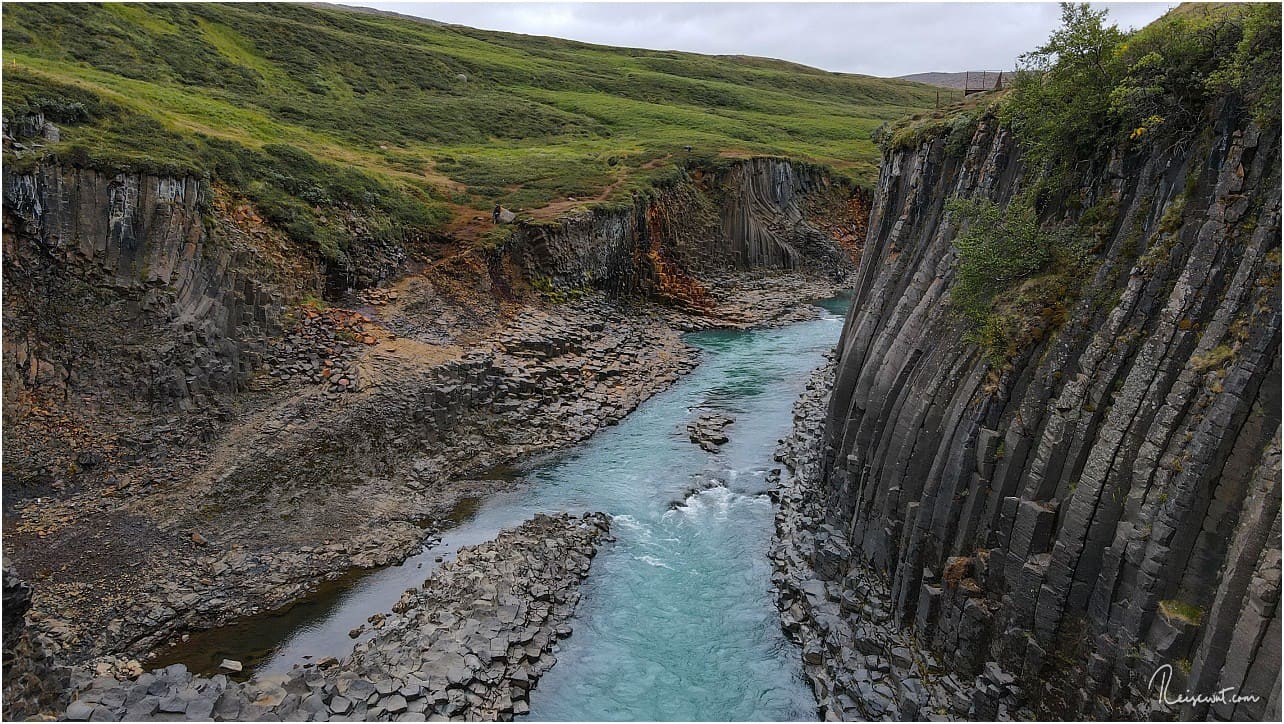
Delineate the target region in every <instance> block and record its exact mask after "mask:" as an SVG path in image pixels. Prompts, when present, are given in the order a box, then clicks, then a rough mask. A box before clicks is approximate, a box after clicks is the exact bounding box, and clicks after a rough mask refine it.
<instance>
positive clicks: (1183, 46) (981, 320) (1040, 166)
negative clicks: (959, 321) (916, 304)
mask: <svg viewBox="0 0 1284 724" xmlns="http://www.w3.org/2000/svg"><path fill="white" fill-rule="evenodd" d="M1105 17H1106V14H1105V12H1104V11H1094V10H1092V9H1091V8H1090V7H1089V6H1087V5H1081V4H1064V5H1063V6H1062V26H1061V27H1060V28H1058V29H1057V30H1056V31H1055V32H1054V33H1053V34H1052V36H1051V38H1050V39H1049V40H1048V42H1047V43H1046V44H1044V45H1043V46H1042V47H1040V48H1038V49H1037V50H1035V51H1034V52H1032V53H1028V54H1026V55H1025V56H1023V57H1022V61H1023V66H1022V68H1021V70H1020V71H1019V72H1018V73H1017V75H1016V81H1015V83H1014V84H1013V87H1012V88H1011V89H1010V90H1009V91H1007V92H1005V93H1001V94H988V95H985V96H981V97H977V98H969V99H968V101H967V102H966V103H964V104H959V105H956V106H955V107H953V108H952V109H949V110H947V112H943V113H941V112H938V113H935V114H929V115H920V116H919V117H918V118H912V119H909V120H906V121H902V122H901V123H898V124H896V125H894V126H890V127H887V128H884V129H881V131H880V133H879V134H878V135H877V138H878V140H879V141H880V145H882V146H883V147H884V148H890V149H893V150H896V149H900V150H904V149H908V148H914V147H917V146H918V145H919V144H921V143H924V142H926V141H929V140H935V139H940V138H944V139H945V140H946V151H947V155H954V156H957V155H961V151H962V150H965V149H966V143H967V141H970V140H971V136H972V134H973V133H974V132H975V129H976V124H977V121H978V120H979V118H980V117H981V116H982V115H984V114H987V113H992V114H995V115H997V116H998V118H999V119H1000V120H1002V121H1003V122H1004V123H1006V124H1008V126H1009V127H1010V128H1011V129H1012V131H1013V132H1014V134H1015V135H1016V138H1017V140H1018V143H1019V145H1020V146H1021V150H1022V154H1023V162H1024V163H1025V164H1026V165H1027V167H1028V171H1027V177H1028V178H1027V181H1026V186H1025V189H1024V190H1023V192H1022V193H1021V194H1019V195H1018V197H1017V199H1016V200H1014V201H1012V202H1011V203H1009V204H1008V205H1007V206H1006V207H1004V208H1000V207H999V206H998V205H997V204H995V203H994V202H992V201H989V200H987V199H967V200H958V199H956V200H954V201H952V202H951V203H950V204H949V206H948V207H947V208H948V210H949V211H950V212H951V213H952V215H953V216H954V219H955V222H956V223H957V224H958V225H959V227H958V228H959V229H960V231H959V233H958V236H957V237H956V239H955V241H954V245H955V248H956V249H957V250H958V255H959V261H958V269H957V276H956V280H955V284H954V286H953V288H952V290H951V302H952V304H953V306H954V307H955V309H956V310H957V311H958V312H959V313H960V314H961V315H962V316H963V317H964V318H966V319H967V320H968V321H969V323H970V324H971V327H972V331H971V337H970V338H971V339H972V341H974V342H976V343H977V344H978V345H979V346H980V347H981V349H982V351H983V352H984V353H985V354H986V356H987V358H989V360H990V361H991V362H992V363H993V364H995V365H996V366H1002V365H1004V364H1006V363H1007V362H1008V361H1010V360H1012V359H1013V358H1014V357H1015V356H1016V355H1017V354H1018V353H1019V352H1020V350H1021V349H1023V348H1024V347H1025V346H1026V345H1028V344H1029V343H1030V342H1033V341H1036V340H1038V339H1040V338H1042V337H1043V336H1044V334H1045V333H1046V332H1047V331H1049V330H1050V329H1055V328H1056V327H1057V326H1059V325H1060V324H1061V322H1063V321H1064V319H1065V315H1066V310H1067V309H1068V305H1069V304H1070V303H1071V302H1073V301H1074V299H1075V298H1076V296H1077V294H1078V289H1079V287H1080V281H1081V279H1082V278H1083V276H1084V272H1085V271H1086V270H1088V269H1090V268H1092V267H1093V265H1094V264H1095V263H1096V261H1097V258H1096V257H1095V255H1094V252H1099V251H1101V249H1100V247H1101V242H1102V241H1103V240H1104V239H1106V238H1108V237H1109V235H1110V232H1111V230H1112V228H1113V225H1114V223H1115V220H1116V218H1117V213H1118V210H1117V208H1115V206H1114V201H1113V199H1111V198H1103V199H1100V200H1098V201H1097V203H1095V204H1093V205H1091V206H1088V204H1087V203H1085V202H1084V199H1083V198H1081V196H1083V195H1084V194H1085V193H1086V192H1087V191H1086V190H1087V189H1090V188H1091V187H1092V186H1093V184H1092V179H1094V178H1096V177H1099V176H1100V175H1101V172H1102V171H1103V170H1104V168H1105V164H1106V163H1107V162H1108V161H1109V158H1110V155H1111V154H1112V153H1115V152H1119V151H1122V152H1124V153H1134V152H1147V153H1150V152H1156V151H1164V150H1171V149H1172V148H1174V147H1179V146H1183V145H1188V144H1195V143H1198V142H1199V139H1200V137H1201V132H1204V136H1205V137H1206V136H1207V134H1206V131H1207V129H1208V128H1210V127H1211V125H1212V124H1213V122H1214V118H1213V114H1215V113H1219V112H1225V111H1226V110H1230V111H1232V112H1234V111H1236V110H1237V109H1238V110H1239V111H1240V112H1242V113H1246V114H1249V115H1251V117H1252V119H1253V120H1254V121H1255V122H1256V123H1258V124H1259V125H1261V126H1263V127H1264V128H1266V129H1267V130H1268V132H1278V127H1279V121H1280V6H1279V5H1276V4H1258V5H1213V6H1208V5H1183V6H1180V7H1178V8H1176V9H1175V10H1173V11H1171V12H1170V13H1168V14H1167V15H1165V16H1164V17H1163V18H1161V19H1159V20H1157V21H1155V22H1154V23H1152V24H1150V25H1148V26H1146V27H1145V28H1142V29H1140V30H1137V31H1135V32H1131V33H1127V32H1123V31H1121V30H1119V29H1118V28H1117V27H1115V26H1114V25H1108V24H1107V23H1106V21H1105ZM964 139H966V140H964ZM1187 147H1189V146H1187ZM1193 180H1194V176H1193V175H1192V176H1191V178H1190V179H1189V180H1188V183H1189V182H1190V181H1193ZM1187 193H1189V190H1188V191H1187ZM1056 198H1060V199H1062V201H1063V202H1064V203H1058V204H1051V203H1049V202H1050V201H1051V200H1052V199H1056ZM1184 199H1185V196H1181V197H1179V198H1178V200H1177V202H1175V203H1174V204H1172V206H1171V208H1169V209H1168V210H1167V211H1166V212H1165V215H1164V218H1163V220H1162V223H1161V224H1160V228H1159V232H1160V233H1163V234H1167V235H1171V233H1172V231H1174V230H1175V229H1176V228H1177V227H1179V226H1180V223H1181V215H1182V210H1183V208H1184ZM1085 206H1087V208H1083V207H1085ZM1045 207H1046V208H1045ZM1054 207H1055V208H1054ZM1065 211H1069V212H1071V213H1070V214H1069V216H1068V217H1067V216H1066V215H1064V214H1063V213H1062V212H1065ZM1158 248H1162V244H1161V245H1160V246H1159V247H1158ZM1158 248H1157V249H1156V251H1155V253H1158ZM1142 261H1143V263H1144V261H1145V260H1142Z"/></svg>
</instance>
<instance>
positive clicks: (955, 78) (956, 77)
mask: <svg viewBox="0 0 1284 724" xmlns="http://www.w3.org/2000/svg"><path fill="white" fill-rule="evenodd" d="M971 72H972V73H973V74H974V75H975V74H976V73H978V72H981V71H975V70H974V71H971ZM986 72H989V73H991V74H994V75H997V74H998V71H986ZM966 77H967V72H966V71H960V72H958V73H939V72H938V73H911V74H909V75H902V76H899V78H900V79H901V80H912V81H914V82H915V83H924V84H927V85H934V86H936V87H938V88H952V89H954V90H963V82H964V80H965V79H966Z"/></svg>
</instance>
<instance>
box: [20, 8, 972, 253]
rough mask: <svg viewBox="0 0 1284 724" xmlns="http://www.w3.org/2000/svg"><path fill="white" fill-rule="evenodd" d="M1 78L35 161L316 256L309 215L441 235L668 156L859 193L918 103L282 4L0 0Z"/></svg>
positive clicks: (909, 91) (732, 69) (801, 73)
mask: <svg viewBox="0 0 1284 724" xmlns="http://www.w3.org/2000/svg"><path fill="white" fill-rule="evenodd" d="M4 82H5V83H4V110H5V113H6V114H10V115H11V114H14V113H18V112H22V111H23V110H25V109H29V108H30V109H39V110H42V111H44V112H45V114H46V116H47V117H49V118H51V119H52V120H54V121H55V122H56V123H58V124H59V125H60V126H61V127H62V128H63V134H62V140H61V141H60V142H59V143H57V144H53V145H51V146H50V147H48V148H47V149H45V152H46V153H52V154H57V155H59V156H60V157H62V158H63V159H64V160H68V161H71V162H75V163H78V164H83V165H100V166H107V167H121V168H148V169H177V170H192V171H198V172H208V173H210V174H212V175H213V176H215V177H216V178H218V179H219V180H221V181H224V182H225V183H227V184H228V185H229V186H230V187H232V188H233V189H236V190H239V191H240V192H243V193H244V194H245V195H247V196H249V197H250V198H252V199H254V200H255V201H256V202H257V203H259V204H260V205H261V206H263V207H265V209H266V211H267V214H268V216H269V218H273V219H275V220H278V221H281V222H282V223H283V224H284V225H287V226H289V225H293V229H292V233H294V234H295V235H297V236H301V237H309V236H311V237H314V240H317V241H319V242H320V243H322V244H323V246H324V245H326V244H331V243H336V242H334V241H333V240H331V239H328V238H325V237H326V234H327V229H326V227H327V221H326V218H325V216H324V214H320V213H319V212H317V210H316V209H317V208H318V207H320V206H322V205H327V202H328V204H339V205H356V206H360V205H363V204H364V205H367V206H370V207H372V208H378V209H379V210H380V211H381V213H384V214H386V215H387V217H388V219H389V221H390V226H398V225H402V226H406V225H409V226H418V227H422V228H423V229H425V230H434V229H436V230H439V229H440V228H442V226H443V224H444V223H445V221H446V220H447V219H448V218H449V217H450V216H451V215H452V214H453V215H455V216H459V215H461V214H462V213H475V212H471V209H486V208H489V206H490V205H491V204H493V203H494V202H496V201H501V202H503V203H504V204H505V205H506V206H509V207H514V208H527V209H529V208H536V207H540V206H544V205H546V204H548V203H550V202H553V201H556V200H558V199H565V198H567V197H580V198H589V199H599V198H600V199H608V198H611V197H619V196H622V195H625V194H627V192H628V191H630V190H636V189H641V188H645V187H646V186H647V185H648V184H650V183H651V182H652V181H653V180H654V179H655V178H656V177H658V176H662V175H663V174H665V173H666V172H668V171H669V170H670V169H671V168H672V166H673V165H674V164H675V163H681V162H685V161H688V160H696V161H700V160H712V159H715V158H718V157H728V156H741V155H779V156H789V157H794V158H798V159H803V160H808V161H812V162H816V163H820V164H824V165H827V166H829V167H831V168H833V169H835V170H836V171H837V172H839V173H841V174H844V175H847V176H849V177H851V178H853V179H854V180H856V181H858V182H864V183H872V181H873V180H874V178H875V173H876V168H877V150H876V149H875V147H874V145H873V143H872V142H871V141H870V138H869V132H870V130H871V129H873V128H874V127H876V126H878V125H879V124H880V123H882V122H883V121H885V120H888V119H892V118H896V117H899V116H902V115H905V114H906V113H911V112H914V111H918V110H922V109H924V108H927V107H930V106H931V105H932V104H933V103H934V101H935V100H936V97H937V92H938V91H937V89H935V88H929V87H927V86H923V85H919V84H915V83H910V82H906V81H899V80H884V79H877V78H870V77H865V76H854V75H842V74H835V73H827V72H824V71H820V70H816V69H812V68H807V67H803V66H799V65H796V64H792V63H785V62H780V61H772V60H766V59H759V58H744V57H713V56H701V55H695V54H690V53H676V52H654V51H643V50H629V49H621V48H608V47H602V46H594V45H588V44H584V43H578V42H571V41H565V40H558V39H553V38H538V37H530V36H523V35H513V34H506V33H496V32H488V31H481V30H473V29H470V28H464V27H459V26H443V25H437V24H433V23H428V22H419V21H416V20H412V19H406V18H400V17H392V16H387V15H380V14H374V13H364V12H354V11H350V10H344V9H329V8H321V7H314V6H305V5H282V4H274V5H232V4H227V5H213V4H211V5H190V4H189V5H122V4H114V5H57V4H16V3H8V4H5V6H4ZM950 100H952V99H950ZM684 146H692V147H693V148H694V150H693V152H692V153H691V154H687V152H686V151H684V150H683V147H684ZM690 157H694V159H691V158H690ZM7 160H8V161H10V162H13V161H14V160H15V159H13V158H9V159H7ZM31 162H32V157H31V156H27V157H26V158H24V159H21V160H20V161H19V163H31Z"/></svg>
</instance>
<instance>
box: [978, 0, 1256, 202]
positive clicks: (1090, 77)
mask: <svg viewBox="0 0 1284 724" xmlns="http://www.w3.org/2000/svg"><path fill="white" fill-rule="evenodd" d="M1061 21H1062V24H1061V27H1060V28H1058V29H1057V30H1056V31H1055V32H1053V34H1052V36H1051V37H1050V38H1049V39H1048V42H1047V43H1045V44H1044V45H1042V46H1040V47H1039V48H1037V49H1036V50H1034V51H1032V52H1030V53H1027V54H1025V55H1023V56H1022V57H1021V64H1020V66H1019V70H1018V72H1017V74H1016V78H1015V81H1014V83H1013V87H1012V90H1011V92H1010V93H1009V94H1008V96H1007V98H1006V99H1005V100H1004V102H1003V104H1002V105H1001V113H1002V116H1003V118H1004V120H1005V121H1007V122H1008V123H1010V124H1011V126H1012V128H1013V130H1014V132H1015V133H1016V134H1017V137H1018V139H1019V140H1020V142H1021V146H1022V150H1023V151H1024V152H1025V156H1026V160H1027V162H1029V163H1030V164H1031V165H1032V166H1033V167H1034V168H1036V169H1039V170H1042V171H1043V172H1045V173H1046V174H1047V176H1048V178H1049V179H1051V180H1052V182H1053V183H1054V184H1055V185H1065V184H1066V183H1069V182H1070V181H1071V177H1072V176H1074V175H1075V174H1078V173H1092V172H1093V171H1094V170H1095V167H1097V166H1099V165H1100V164H1102V163H1104V162H1105V160H1106V156H1107V153H1108V152H1109V150H1110V149H1111V148H1114V147H1116V146H1117V145H1118V144H1120V143H1128V142H1132V143H1155V144H1159V143H1163V144H1166V145H1170V144H1173V143H1179V142H1182V141H1185V140H1189V139H1190V138H1191V137H1192V136H1193V135H1194V134H1195V133H1196V132H1197V131H1198V130H1199V128H1201V127H1203V126H1205V125H1207V124H1208V123H1209V122H1211V118H1209V117H1208V115H1207V114H1208V113H1209V112H1210V110H1211V107H1212V105H1213V104H1214V103H1215V102H1216V101H1217V100H1218V99H1219V98H1222V97H1229V98H1230V99H1231V100H1232V101H1236V100H1237V101H1238V102H1239V103H1242V104H1243V105H1244V106H1245V107H1246V108H1248V109H1249V110H1250V111H1251V112H1252V114H1253V116H1254V119H1255V120H1256V121H1257V122H1258V123H1259V124H1262V125H1264V126H1277V125H1278V123H1279V118H1280V6H1279V5H1278V4H1275V3H1262V4H1252V5H1250V4H1243V5H1240V4H1234V3H1230V4H1226V3H1223V4H1215V5H1204V4H1187V5H1182V6H1180V7H1178V8H1176V9H1174V10H1172V11H1170V12H1169V13H1168V14H1167V15H1165V16H1164V17H1162V18H1160V19H1159V20H1156V21H1155V22H1153V23H1151V24H1150V25H1148V26H1146V27H1144V28H1141V29H1140V30H1137V31H1135V32H1132V33H1126V32H1123V31H1121V30H1119V29H1118V28H1117V27H1116V26H1114V25H1111V24H1107V22H1106V12H1105V11H1104V10H1102V11H1094V10H1092V9H1091V7H1090V6H1088V5H1086V4H1074V3H1063V4H1062V17H1061Z"/></svg>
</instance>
